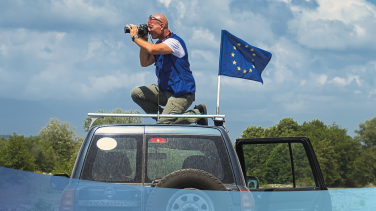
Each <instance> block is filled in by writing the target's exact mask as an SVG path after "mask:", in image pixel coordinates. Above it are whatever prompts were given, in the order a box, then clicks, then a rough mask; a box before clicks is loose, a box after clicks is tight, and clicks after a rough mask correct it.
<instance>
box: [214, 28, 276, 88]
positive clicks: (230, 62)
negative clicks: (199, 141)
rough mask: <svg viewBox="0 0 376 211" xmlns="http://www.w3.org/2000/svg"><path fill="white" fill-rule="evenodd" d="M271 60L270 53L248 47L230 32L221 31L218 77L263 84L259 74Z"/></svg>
mask: <svg viewBox="0 0 376 211" xmlns="http://www.w3.org/2000/svg"><path fill="white" fill-rule="evenodd" d="M271 58H272V54H271V53H270V52H268V51H265V50H262V49H260V48H256V47H254V46H252V45H249V44H248V43H246V42H244V41H243V40H241V39H239V38H237V37H236V36H234V35H232V34H231V33H230V32H228V31H226V30H222V36H221V54H220V59H219V73H218V75H226V76H230V77H236V78H244V79H250V80H254V81H260V82H261V83H263V80H262V78H261V73H262V71H263V70H264V69H265V66H266V65H267V64H268V63H269V61H270V59H271Z"/></svg>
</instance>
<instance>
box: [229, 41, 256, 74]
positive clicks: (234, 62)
mask: <svg viewBox="0 0 376 211" xmlns="http://www.w3.org/2000/svg"><path fill="white" fill-rule="evenodd" d="M238 46H241V44H240V43H238ZM233 47H234V50H236V47H235V46H233ZM244 47H245V48H248V47H249V46H248V45H245V46H244ZM250 51H252V52H254V51H255V50H254V49H253V48H250ZM231 56H232V57H235V53H231ZM252 56H256V54H255V53H253V54H252ZM232 64H234V65H236V61H235V60H234V61H233V62H232ZM252 67H253V68H255V65H252ZM241 69H242V68H240V67H239V66H238V70H239V71H240V70H241ZM243 72H244V73H247V70H243ZM249 72H250V73H251V72H252V68H249Z"/></svg>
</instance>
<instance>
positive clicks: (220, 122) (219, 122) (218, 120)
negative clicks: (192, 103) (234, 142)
mask: <svg viewBox="0 0 376 211" xmlns="http://www.w3.org/2000/svg"><path fill="white" fill-rule="evenodd" d="M87 115H88V116H89V117H91V123H90V126H89V128H91V126H92V125H93V124H94V122H95V121H96V120H97V119H99V118H103V117H154V118H171V117H176V118H211V119H213V121H214V125H215V126H223V127H224V122H225V115H207V114H200V115H199V114H119V113H88V114H87Z"/></svg>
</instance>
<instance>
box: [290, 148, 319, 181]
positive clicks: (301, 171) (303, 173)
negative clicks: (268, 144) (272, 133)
mask: <svg viewBox="0 0 376 211" xmlns="http://www.w3.org/2000/svg"><path fill="white" fill-rule="evenodd" d="M291 150H292V156H293V160H294V169H295V183H296V187H297V188H305V187H315V186H316V184H315V179H314V178H313V173H312V169H311V166H310V164H309V160H308V157H307V154H306V152H305V149H304V147H303V144H301V143H291Z"/></svg>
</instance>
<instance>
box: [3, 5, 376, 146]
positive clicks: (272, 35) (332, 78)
mask: <svg viewBox="0 0 376 211" xmlns="http://www.w3.org/2000/svg"><path fill="white" fill-rule="evenodd" d="M375 4H376V1H375V0H372V1H371V0H368V1H366V0H249V1H245V0H191V1H178V0H148V1H146V0H138V1H117V0H113V1H110V0H107V1H99V0H98V1H97V0H49V1H44V0H43V1H42V0H34V1H27V0H4V1H0V14H1V15H0V135H6V134H12V133H13V132H16V133H17V134H23V135H25V136H31V135H37V134H38V133H39V131H40V130H41V128H42V127H44V126H46V125H47V123H48V121H49V119H50V118H53V117H56V118H58V119H59V120H61V121H65V122H69V123H71V125H72V126H73V127H75V128H76V129H75V131H76V133H77V134H78V135H81V136H84V135H85V132H84V130H83V127H82V126H83V122H84V119H85V117H86V115H87V113H92V112H95V111H96V110H98V109H101V110H105V111H110V110H114V109H116V108H121V109H123V110H124V111H128V110H132V111H135V110H140V108H139V107H138V106H137V105H136V104H135V103H134V102H133V101H132V99H131V98H130V92H131V90H132V89H133V88H135V87H137V86H141V85H147V84H155V83H157V78H156V76H155V70H154V69H155V67H154V66H153V65H152V66H149V67H141V66H140V63H139V47H138V46H137V45H136V44H135V43H133V42H132V41H131V38H130V36H129V34H124V26H126V25H127V24H130V23H132V24H136V25H138V24H142V23H146V22H147V18H148V16H149V15H151V14H155V13H162V14H165V16H166V17H167V18H168V20H169V28H170V30H171V31H172V32H173V33H175V34H177V35H179V36H180V37H181V38H182V39H183V40H184V41H185V43H186V45H187V48H188V52H189V61H190V65H191V70H192V72H193V75H194V77H195V80H196V88H197V92H196V101H195V102H194V103H193V104H192V106H191V108H193V106H194V105H197V104H199V103H205V104H206V106H207V108H208V113H209V114H215V109H216V102H217V87H218V86H217V83H218V81H217V80H218V65H219V50H220V41H221V30H227V31H229V32H230V33H232V34H234V35H235V36H237V37H239V38H241V39H242V40H244V41H246V42H247V43H249V44H250V45H253V46H256V47H259V48H262V49H264V50H267V51H269V52H271V53H272V54H273V56H272V59H271V61H270V63H269V64H268V66H267V67H266V68H265V70H264V71H263V73H262V78H263V80H264V84H261V83H259V82H255V81H251V80H245V79H237V78H230V77H226V76H222V77H221V92H220V114H224V115H226V127H227V129H228V130H229V134H230V137H231V139H232V141H235V139H236V138H237V137H239V136H240V135H241V133H242V131H243V130H244V129H246V127H248V126H250V125H254V126H262V127H270V126H272V125H275V124H277V123H278V122H279V121H280V120H281V119H282V118H285V117H292V118H293V119H294V120H296V121H297V122H298V123H299V124H302V123H303V122H305V121H306V122H309V121H312V120H314V119H319V120H321V121H323V122H324V123H325V124H327V125H331V124H333V123H336V124H337V125H340V126H341V127H342V128H346V129H347V130H348V134H349V135H351V136H354V135H355V133H354V130H356V129H358V128H359V123H361V122H364V121H365V120H368V119H371V118H373V117H375V116H376V110H375V104H376V86H375V85H376V57H375V55H376V39H375V34H376V5H375ZM145 122H146V123H153V121H152V120H150V119H145ZM209 125H213V123H212V122H211V121H209Z"/></svg>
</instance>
